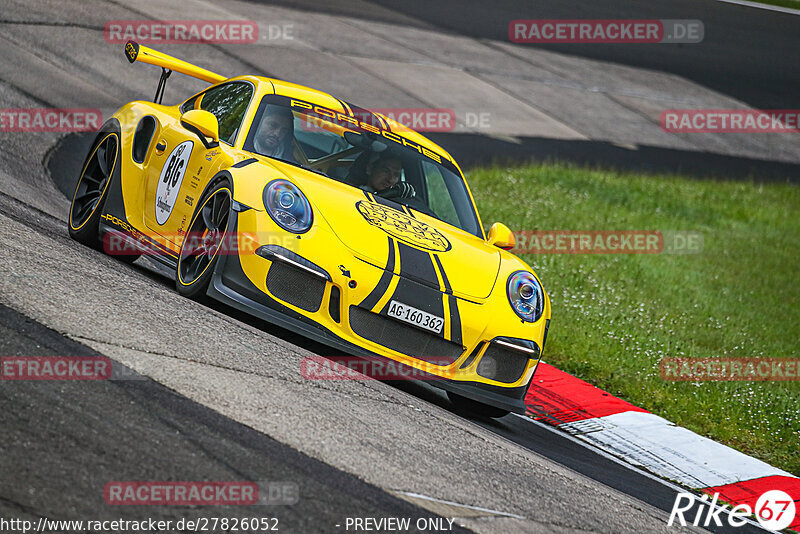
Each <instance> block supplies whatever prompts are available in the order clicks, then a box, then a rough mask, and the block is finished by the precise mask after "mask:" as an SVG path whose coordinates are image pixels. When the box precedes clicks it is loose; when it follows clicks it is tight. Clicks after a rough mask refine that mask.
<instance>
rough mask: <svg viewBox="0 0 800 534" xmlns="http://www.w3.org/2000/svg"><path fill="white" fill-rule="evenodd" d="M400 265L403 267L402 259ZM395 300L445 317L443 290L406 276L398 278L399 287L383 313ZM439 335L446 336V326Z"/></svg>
mask: <svg viewBox="0 0 800 534" xmlns="http://www.w3.org/2000/svg"><path fill="white" fill-rule="evenodd" d="M400 267H401V268H402V267H403V263H402V260H401V263H400ZM393 300H396V301H398V302H401V303H402V304H407V305H408V306H413V307H415V308H417V309H419V310H423V311H426V312H428V313H431V314H433V315H435V316H436V317H444V302H443V301H442V294H441V292H439V291H438V290H436V289H431V288H430V287H428V286H424V285H422V284H419V283H417V282H414V281H412V280H408V279H406V278H400V280H398V282H397V288H396V289H395V290H394V293H393V294H392V298H390V299H389V300H388V301H387V302H386V304H385V305H384V307H383V309H381V314H383V315H386V314H387V313H388V311H389V305H390V304H391V303H392V301H393ZM439 337H441V338H444V328H442V332H441V333H440V334H439Z"/></svg>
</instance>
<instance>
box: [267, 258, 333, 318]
mask: <svg viewBox="0 0 800 534" xmlns="http://www.w3.org/2000/svg"><path fill="white" fill-rule="evenodd" d="M267 289H268V290H269V292H270V293H272V294H273V295H274V296H275V297H276V298H278V299H280V300H282V301H284V302H288V303H289V304H292V305H294V306H297V307H298V308H300V309H301V310H306V311H309V312H315V311H317V310H319V307H320V305H322V295H323V293H325V280H323V279H322V278H320V277H318V276H314V275H313V274H311V273H307V272H306V271H303V270H302V269H297V268H296V267H292V266H291V265H287V264H286V263H283V262H281V261H274V262H272V266H270V268H269V272H268V273H267Z"/></svg>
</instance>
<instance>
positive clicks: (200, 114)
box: [181, 109, 219, 148]
mask: <svg viewBox="0 0 800 534" xmlns="http://www.w3.org/2000/svg"><path fill="white" fill-rule="evenodd" d="M181 126H183V127H184V128H186V129H187V130H189V131H190V132H192V133H194V134H195V135H197V137H199V138H200V141H202V142H203V145H204V146H205V147H206V148H215V147H218V146H219V123H218V122H217V118H216V117H215V116H214V114H213V113H211V112H210V111H205V110H203V109H190V110H189V111H187V112H186V113H184V114H183V115H181ZM207 138H210V139H211V141H209V140H208V139H207Z"/></svg>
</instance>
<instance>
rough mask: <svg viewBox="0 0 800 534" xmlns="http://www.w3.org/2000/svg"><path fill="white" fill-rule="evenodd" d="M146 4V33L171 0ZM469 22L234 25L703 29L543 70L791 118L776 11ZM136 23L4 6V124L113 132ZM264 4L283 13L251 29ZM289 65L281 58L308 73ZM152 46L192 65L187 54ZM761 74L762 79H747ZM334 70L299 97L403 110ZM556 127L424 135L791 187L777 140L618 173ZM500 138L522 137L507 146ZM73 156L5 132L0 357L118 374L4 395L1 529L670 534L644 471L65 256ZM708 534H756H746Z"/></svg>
mask: <svg viewBox="0 0 800 534" xmlns="http://www.w3.org/2000/svg"><path fill="white" fill-rule="evenodd" d="M153 4H154V5H157V6H158V8H159V9H161V10H162V13H163V10H165V9H167V7H165V6H168V4H169V3H168V2H153ZM190 4H191V6H192V7H193V8H194V9H195V10H196V11H195V14H193V15H186V14H185V13H180V14H174V15H173V16H172V17H166V16H163V15H159V16H161V17H162V18H172V19H182V18H190V17H192V16H194V17H196V18H209V19H211V18H213V14H214V13H216V12H218V11H219V9H220V7H219V6H221V5H227V4H223V3H221V2H219V3H210V2H205V1H203V0H194V1H192V2H191V3H190ZM190 4H187V5H190ZM465 4H466V3H464V2H455V1H446V2H439V3H432V2H427V3H424V4H422V3H420V4H418V5H405V4H401V3H399V2H392V1H382V2H375V3H366V2H352V3H344V2H339V1H337V2H329V3H326V4H325V5H324V6H322V5H321V4H318V3H316V2H310V1H308V2H289V1H278V2H274V3H267V2H231V3H230V6H231V9H236V10H239V11H237V12H240V13H245V16H247V17H253V18H255V17H257V16H258V13H259V12H260V11H259V10H263V12H264V15H263V16H264V19H265V20H278V19H280V20H283V19H285V18H286V17H290V16H295V17H298V18H299V17H305V16H306V11H307V12H308V16H309V18H310V19H312V20H323V19H322V18H319V17H323V16H325V17H328V16H330V17H334V19H331V20H339V19H338V18H337V17H346V18H347V23H348V24H349V23H351V22H352V21H351V20H350V19H362V20H363V21H367V22H369V21H382V22H386V23H391V24H393V25H399V26H401V27H403V28H405V27H407V28H421V29H425V30H428V31H431V29H435V28H437V27H438V28H444V29H445V30H446V31H447V32H449V33H452V34H454V35H456V36H464V37H469V38H471V39H504V38H505V33H504V32H506V28H507V23H508V21H509V20H511V19H514V18H545V17H547V18H566V17H570V16H571V17H573V18H577V16H578V15H575V14H574V13H575V12H580V15H579V16H580V17H583V18H590V17H595V18H622V17H623V16H624V17H629V18H634V17H640V18H702V19H707V20H709V21H713V24H712V23H711V22H709V23H707V25H706V31H707V34H708V43H707V44H708V46H707V47H706V46H704V47H703V48H699V50H700V52H699V53H697V54H694V55H692V56H691V57H692V61H691V62H687V61H685V60H684V58H685V57H686V56H685V55H683V54H681V51H680V49H679V47H677V46H675V47H674V48H673V47H667V48H659V49H658V51H657V52H655V53H653V54H647V55H636V54H633V53H632V52H629V51H627V49H624V48H620V47H616V48H615V47H598V48H595V49H591V48H586V47H580V48H570V49H566V50H565V49H561V48H558V49H555V48H554V49H555V51H558V52H560V53H565V52H568V53H569V54H573V55H575V56H576V57H581V58H587V59H589V60H594V59H601V60H603V61H609V62H615V63H618V64H620V65H625V66H626V68H630V69H652V70H659V71H663V72H667V73H670V75H675V76H681V77H685V78H687V79H690V80H692V83H695V84H699V85H702V86H705V87H709V88H712V89H713V90H714V91H717V92H720V93H724V94H725V95H727V96H729V97H730V98H735V99H738V100H740V101H742V102H746V103H748V104H750V105H753V106H757V107H764V108H790V107H793V105H794V107H796V104H794V102H795V101H796V95H797V94H798V89H800V85H798V83H797V79H798V77H797V74H796V73H797V72H800V69H798V67H800V64H798V63H800V56H797V55H796V54H794V55H792V54H779V55H778V54H775V53H774V51H775V50H785V49H790V50H796V49H798V48H800V43H798V41H800V32H797V31H796V29H797V23H796V22H793V21H789V20H788V19H787V17H788V15H785V14H779V13H773V12H768V11H755V12H754V11H753V10H749V11H747V17H744V18H743V15H742V12H741V10H742V9H745V8H742V7H740V6H733V5H729V4H724V3H720V2H712V1H706V0H702V1H698V2H689V1H684V2H660V3H659V5H660V6H661V8H656V7H655V6H653V5H651V4H653V3H651V2H613V3H603V4H602V5H601V4H599V3H597V2H588V1H575V2H565V1H555V0H554V1H549V0H548V1H545V2H537V3H536V6H537V7H536V9H533V8H528V10H527V11H526V10H525V9H518V6H517V4H516V3H513V2H510V1H507V2H492V3H491V4H489V3H480V2H476V3H475V5H476V6H479V7H475V8H474V9H472V8H469V7H467V6H466V5H465ZM144 5H145V3H143V2H138V1H137V2H132V3H130V4H126V3H123V2H115V1H108V2H106V1H102V0H85V1H84V0H74V1H65V2H45V1H41V2H32V3H28V2H21V1H20V2H17V1H16V0H10V1H9V2H8V3H7V5H5V6H4V8H3V11H4V13H2V14H0V48H2V49H4V50H5V51H6V52H5V54H4V57H0V107H2V108H23V107H97V108H100V109H102V110H103V112H104V113H106V114H108V113H110V112H113V110H114V109H115V108H116V107H119V106H120V105H122V104H123V103H125V102H127V101H129V100H132V99H147V98H150V97H151V96H152V92H153V89H154V85H155V80H156V74H155V72H156V71H154V70H146V69H148V68H147V67H144V66H138V65H137V66H135V67H131V66H129V65H128V63H127V61H125V60H124V58H123V56H122V52H121V46H119V45H109V44H107V43H105V42H104V41H103V39H102V27H103V24H104V22H105V21H106V20H109V19H139V18H142V17H143V14H142V9H143V7H142V6H144ZM695 5H696V6H699V7H694V8H693V7H692V6H695ZM274 6H278V8H279V9H280V10H283V11H274V12H273V11H268V10H269V9H272V7H274ZM488 6H491V8H489V7H488ZM278 8H276V9H278ZM659 9H662V10H664V11H659ZM315 17H317V18H315ZM324 20H328V19H324ZM342 20H344V19H342ZM743 20H746V21H747V23H748V25H747V28H746V30H747V33H746V35H747V36H748V38H747V39H737V40H736V46H735V47H733V48H730V47H729V46H728V43H727V42H726V41H725V39H724V38H723V37H724V36H729V35H732V34H733V33H735V32H740V31H744V30H743V24H744V23H743V22H742V21H743ZM476 21H480V24H476ZM792 29H794V31H792ZM320 32H321V33H324V34H325V35H326V38H331V36H330V35H329V33H326V32H325V31H324V29H322V28H321V29H320ZM339 38H340V41H339V42H336V43H332V44H331V46H333V47H335V46H342V47H345V46H356V45H353V44H352V39H351V36H350V35H341V36H340V37H339ZM153 46H154V48H158V46H157V45H153ZM294 46H295V44H292V45H291V46H289V47H288V48H287V49H286V50H283V49H281V48H280V47H278V51H279V52H280V51H284V52H286V54H291V53H297V54H301V52H297V51H296V50H295V48H292V47H294ZM164 48H165V51H167V52H168V53H173V54H175V55H181V54H182V53H183V52H187V53H188V54H186V55H191V54H192V53H195V52H194V49H190V48H181V47H180V45H178V46H176V45H169V46H166V47H164ZM199 48H201V49H202V53H200V52H196V55H195V56H193V57H191V58H188V57H187V59H190V60H191V61H194V62H196V63H199V64H202V65H204V66H207V67H208V68H211V69H212V70H219V71H221V72H231V73H234V72H246V71H247V70H248V69H257V70H260V71H262V72H267V71H269V72H271V70H270V69H268V68H267V66H266V65H265V64H270V65H271V66H272V67H273V68H275V69H280V68H287V67H286V65H284V64H281V63H280V60H279V57H278V56H279V55H278V54H277V53H275V54H273V52H275V50H273V49H272V48H270V47H267V46H265V47H264V50H265V51H268V52H269V54H267V52H264V53H265V54H266V55H269V58H268V61H266V60H265V61H264V64H261V63H255V62H256V61H257V60H256V59H255V58H254V56H253V55H252V54H253V52H252V51H251V50H248V49H244V48H237V47H216V46H205V45H203V46H201V47H199ZM356 48H357V46H356ZM297 49H302V54H306V55H307V54H311V55H313V52H314V51H313V50H310V51H309V50H308V49H306V48H303V47H300V46H298V47H297ZM387 53H388V52H387ZM306 55H304V56H303V57H307V56H306ZM766 56H769V57H775V56H778V59H775V60H774V62H770V61H764V60H763V59H762V58H763V57H766ZM720 58H724V61H720ZM362 59H363V58H362ZM368 59H369V61H374V62H377V61H379V59H375V58H368ZM360 61H361V60H360ZM363 61H364V62H365V64H366V62H367V59H363ZM270 62H271V63H270ZM421 64H424V62H422V63H421ZM301 67H302V65H300V64H298V68H301ZM335 67H336V65H328V66H323V67H320V68H323V69H324V68H329V69H331V70H330V76H328V74H327V73H328V71H324V70H323V73H322V74H319V73H308V75H307V77H303V76H301V77H299V78H298V79H297V80H296V81H298V82H300V83H308V84H309V85H313V84H312V83H311V82H312V81H313V80H314V79H315V78H314V77H315V76H321V77H323V78H325V77H327V78H329V79H330V80H332V82H331V83H332V84H333V85H336V84H344V85H342V87H343V89H344V90H351V89H352V91H354V92H358V91H361V92H362V93H363V94H364V96H365V97H366V99H367V100H368V99H369V98H373V103H369V102H365V105H378V102H380V97H381V94H382V91H395V93H392V94H393V95H395V97H396V98H397V100H396V101H397V102H401V103H400V104H397V105H407V106H411V105H418V103H417V102H416V101H413V99H412V98H411V97H410V96H407V95H406V97H403V96H402V95H401V96H397V95H400V92H399V90H398V89H397V87H395V86H392V87H389V86H388V85H386V86H383V85H378V84H377V82H376V84H375V85H372V86H361V87H352V88H348V87H347V85H346V83H347V80H348V77H347V76H344V77H341V78H337V77H336V76H335V74H334V72H333V69H334V68H335ZM788 71H791V72H794V73H795V74H794V77H793V78H792V77H789V78H790V79H792V80H793V83H786V78H787V77H786V75H785V73H786V72H788ZM284 77H285V76H284ZM173 78H175V79H173V80H170V86H169V90H168V97H170V98H172V99H173V100H175V101H177V100H178V99H180V98H182V96H184V95H186V96H188V95H190V94H192V93H193V92H194V91H197V90H199V89H200V88H202V86H203V84H202V83H197V82H196V81H195V80H188V79H186V78H179V77H173ZM754 79H758V80H760V81H761V82H760V83H754V82H753V80H754ZM354 85H357V84H354ZM325 89H327V87H326V88H325ZM331 90H333V89H331ZM356 96H357V95H356ZM402 98H407V99H408V100H407V101H403V100H402ZM354 100H355V99H354ZM356 101H358V100H356ZM393 102H394V101H393ZM403 102H405V103H403ZM501 111H502V110H501ZM498 113H500V111H498ZM531 116H533V112H531ZM548 124H549V123H548ZM553 124H554V125H551V126H550V127H552V128H553V131H556V130H558V132H560V133H558V134H557V135H556V134H554V136H548V135H547V132H544V133H540V132H536V131H531V132H530V134H528V135H525V132H524V131H520V132H517V131H514V132H502V131H500V132H494V133H492V135H491V136H484V135H482V134H481V133H480V132H475V131H472V132H470V131H464V132H455V133H447V134H435V135H431V137H432V138H435V140H436V141H437V142H440V143H442V144H443V145H444V146H445V147H447V148H450V149H452V152H453V153H454V155H455V156H456V157H457V158H458V157H459V156H460V155H462V154H463V156H464V162H465V163H467V164H468V165H474V164H480V163H485V162H487V161H490V160H491V159H492V158H499V159H504V158H505V159H531V158H534V159H537V158H545V157H548V156H549V157H556V158H561V159H566V160H570V161H575V162H578V163H590V164H603V165H609V166H619V167H624V168H632V169H639V170H683V171H689V172H693V171H695V172H696V174H697V175H698V176H708V175H724V176H730V177H735V178H745V177H748V176H752V175H753V174H754V173H756V174H757V175H758V176H759V177H760V178H761V179H763V180H796V179H797V178H798V177H800V172H798V169H799V168H800V161H798V160H797V158H795V159H793V158H792V157H791V156H792V153H791V150H792V147H793V146H794V145H793V144H792V143H793V141H792V142H785V141H783V140H779V141H780V142H779V143H776V146H778V148H776V150H778V152H776V153H775V154H776V155H775V157H772V156H771V155H770V154H765V153H763V154H762V153H761V152H760V148H759V147H741V148H742V150H741V153H739V150H738V147H737V146H722V145H720V146H719V151H718V152H716V153H705V152H702V151H696V150H695V151H690V150H689V148H688V145H687V146H683V147H676V146H672V145H668V144H665V145H663V146H656V145H653V147H652V148H650V149H649V151H648V150H641V149H640V150H637V151H636V152H635V153H633V152H632V151H631V150H629V149H628V148H625V147H620V145H619V143H616V142H612V141H610V140H608V139H606V138H604V137H602V136H601V135H600V136H598V137H592V136H583V135H582V134H581V135H575V136H574V138H566V137H564V136H561V137H559V135H562V133H563V132H564V131H566V129H564V128H562V129H559V128H561V126H559V124H556V123H555V122H554V123H553ZM512 134H513V136H515V138H516V139H515V140H508V136H509V135H512ZM564 135H566V134H564ZM520 139H521V140H522V142H521V143H520V142H519V141H520ZM86 142H87V137H86V135H66V134H63V133H16V132H0V146H2V151H0V354H1V355H3V356H54V355H58V356H94V357H97V356H101V355H102V356H106V357H109V358H111V359H112V360H114V362H115V363H114V369H115V371H117V372H119V373H120V375H119V376H117V377H116V378H115V379H112V380H108V381H98V382H74V383H71V382H41V383H36V382H8V381H2V382H0V428H1V429H2V435H1V436H2V439H0V518H3V519H8V518H19V519H28V520H31V521H34V522H35V521H37V520H38V519H39V518H41V517H46V518H49V519H76V520H89V519H91V520H95V519H115V518H123V519H147V518H153V519H161V520H173V521H176V520H179V519H182V518H187V519H188V518H199V517H227V518H236V517H239V518H241V517H253V516H256V517H275V518H278V520H279V525H280V531H281V532H345V531H346V530H345V528H344V525H345V521H346V520H347V518H353V517H405V518H412V519H413V521H416V520H417V519H419V518H423V519H429V520H432V521H439V520H444V522H445V524H446V523H447V521H446V519H447V518H450V519H454V523H453V531H457V532H458V531H473V532H486V533H495V532H498V533H504V532H508V533H517V532H541V533H551V532H615V533H617V532H619V533H627V532H630V533H641V532H665V533H666V532H678V531H681V529H680V528H677V527H667V526H666V522H667V518H668V516H669V510H670V509H671V507H672V503H673V501H674V499H675V494H676V490H675V488H674V487H673V486H670V485H667V484H664V483H662V482H660V481H658V480H656V479H654V478H653V477H651V476H649V475H647V474H646V473H642V472H639V471H636V470H632V469H630V468H628V467H626V466H624V465H622V464H620V463H619V462H617V461H613V460H611V459H609V458H608V457H606V456H605V455H602V454H600V453H598V452H596V451H593V450H591V449H588V448H586V447H585V446H581V445H578V444H576V443H575V442H574V441H573V440H570V439H568V438H567V437H566V436H563V435H560V434H558V433H557V432H555V431H553V430H550V429H548V428H545V427H543V426H541V425H538V424H536V423H533V422H531V421H528V420H526V419H524V418H521V417H518V416H513V415H512V416H507V417H505V418H503V419H500V420H498V421H486V420H470V419H467V418H464V417H463V416H461V415H459V414H457V413H454V412H453V411H452V409H451V406H450V404H449V402H448V401H447V400H446V399H445V397H444V396H443V395H442V394H441V393H440V392H439V391H438V390H435V389H433V388H430V387H428V386H426V385H424V384H418V383H400V384H396V383H391V384H390V383H382V382H376V381H364V382H358V381H316V382H311V381H307V380H304V379H303V378H302V377H301V375H300V372H299V369H300V362H301V360H302V359H303V358H304V357H307V356H309V355H313V354H323V355H331V354H332V352H331V351H330V349H327V348H326V347H322V346H319V345H317V344H315V343H312V342H309V341H307V340H304V339H303V338H300V337H299V336H297V335H295V334H292V333H290V332H287V331H285V330H282V329H280V328H277V327H275V326H273V325H269V324H265V323H263V322H261V321H259V320H256V319H252V318H250V317H248V316H245V315H243V314H241V313H238V312H236V311H234V310H231V309H229V308H226V307H225V306H222V305H214V304H211V305H209V306H205V305H202V304H198V303H195V302H192V301H189V300H187V299H184V298H181V297H180V296H179V295H178V294H177V293H176V292H175V290H174V282H173V281H172V280H171V279H170V278H168V277H165V276H164V273H163V272H161V271H160V270H159V269H158V268H157V267H156V266H155V265H154V264H151V263H149V262H148V261H146V260H139V261H138V262H137V263H135V264H134V265H125V264H122V263H120V262H119V261H116V260H115V259H113V258H111V257H108V256H105V255H103V254H101V253H99V252H97V251H94V250H90V249H87V248H85V247H82V246H79V245H77V244H76V243H75V242H73V241H72V240H70V239H69V237H68V235H67V230H66V222H65V217H66V213H67V209H68V207H69V201H68V200H67V196H66V194H69V193H71V187H72V185H73V184H74V179H75V168H76V167H78V166H80V164H81V163H82V159H83V156H84V153H85V148H84V147H85V145H86ZM651 156H652V157H651ZM676 160H680V164H677V163H675V162H676ZM554 327H556V326H555V325H554ZM123 480H141V481H145V480H151V481H158V480H185V481H192V480H222V481H259V482H266V483H278V484H281V483H284V484H288V485H289V486H291V487H296V488H297V491H298V499H297V502H296V503H295V504H292V505H270V506H265V505H255V506H252V507H249V506H217V507H209V508H201V507H197V506H110V505H108V504H106V502H104V499H103V488H104V486H105V485H106V484H107V483H108V482H111V481H123ZM683 530H692V529H691V528H689V529H683ZM694 530H699V529H694ZM351 531H352V530H351ZM412 531H413V530H412ZM426 531H428V532H433V531H436V530H426ZM447 531H450V530H447ZM711 531H712V532H741V533H746V532H763V530H760V529H758V528H756V527H754V526H751V525H748V526H745V527H741V528H736V529H733V528H719V529H712V530H711ZM9 532H10V531H9Z"/></svg>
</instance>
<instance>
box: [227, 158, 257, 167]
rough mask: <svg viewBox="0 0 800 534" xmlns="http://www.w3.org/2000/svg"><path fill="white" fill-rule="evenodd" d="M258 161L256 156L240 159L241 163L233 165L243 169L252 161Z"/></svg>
mask: <svg viewBox="0 0 800 534" xmlns="http://www.w3.org/2000/svg"><path fill="white" fill-rule="evenodd" d="M256 161H258V160H257V159H256V158H248V159H244V160H242V161H240V162H239V163H235V164H233V165H232V166H233V168H234V169H241V168H242V167H247V166H248V165H250V164H251V163H255V162H256Z"/></svg>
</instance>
